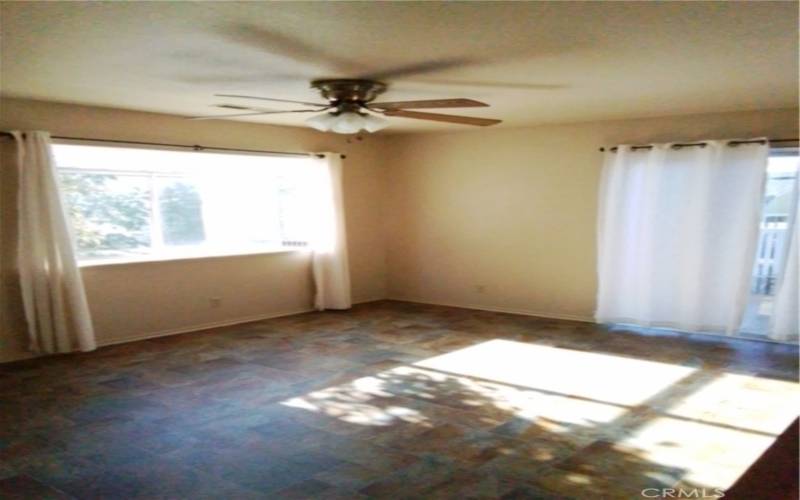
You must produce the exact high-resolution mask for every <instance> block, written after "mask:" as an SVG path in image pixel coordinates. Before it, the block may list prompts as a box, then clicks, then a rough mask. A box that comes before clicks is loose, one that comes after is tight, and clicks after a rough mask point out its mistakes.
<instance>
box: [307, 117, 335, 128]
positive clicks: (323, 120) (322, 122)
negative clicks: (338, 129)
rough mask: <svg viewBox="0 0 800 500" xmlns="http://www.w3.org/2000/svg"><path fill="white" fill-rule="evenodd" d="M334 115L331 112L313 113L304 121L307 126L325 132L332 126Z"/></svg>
mask: <svg viewBox="0 0 800 500" xmlns="http://www.w3.org/2000/svg"><path fill="white" fill-rule="evenodd" d="M336 118H337V117H336V115H334V114H332V113H322V114H319V115H314V116H312V117H311V118H309V119H308V120H306V123H307V124H308V126H309V127H311V128H315V129H317V130H319V131H320V132H327V131H329V130H330V129H331V127H332V126H333V123H334V122H335V121H336Z"/></svg>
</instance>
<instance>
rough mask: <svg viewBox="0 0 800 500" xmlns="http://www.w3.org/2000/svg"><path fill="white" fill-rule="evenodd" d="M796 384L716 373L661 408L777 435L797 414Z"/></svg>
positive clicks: (799, 403)
mask: <svg viewBox="0 0 800 500" xmlns="http://www.w3.org/2000/svg"><path fill="white" fill-rule="evenodd" d="M799 388H800V386H798V384H796V383H793V382H786V381H782V380H773V379H768V378H759V377H753V376H749V375H739V374H735V373H720V374H719V375H718V376H717V377H716V378H714V380H713V381H711V382H710V383H708V384H707V385H704V386H702V387H699V388H698V389H697V390H696V391H695V392H693V393H692V394H690V395H689V396H687V397H685V398H683V399H681V400H679V401H673V402H672V404H670V405H669V407H667V408H665V409H664V411H665V412H666V413H667V414H669V415H671V416H676V417H684V418H689V419H692V420H698V421H702V422H707V423H710V424H720V425H725V426H730V427H734V428H739V429H744V430H749V431H754V432H760V433H767V434H771V435H775V436H777V435H778V434H780V433H781V432H783V430H784V429H786V427H787V426H788V425H789V423H790V422H791V421H792V420H793V419H794V418H796V417H797V415H798V410H800V390H799Z"/></svg>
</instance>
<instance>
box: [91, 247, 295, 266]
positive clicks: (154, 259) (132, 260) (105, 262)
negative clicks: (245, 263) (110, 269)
mask: <svg viewBox="0 0 800 500" xmlns="http://www.w3.org/2000/svg"><path fill="white" fill-rule="evenodd" d="M310 251H311V249H310V248H308V247H295V248H291V247H288V248H287V247H282V248H274V249H264V250H257V251H250V252H231V253H218V254H204V255H174V256H173V255H147V256H141V257H119V258H111V259H89V260H84V261H79V262H78V267H80V268H84V267H106V266H124V265H135V264H155V263H159V262H173V261H184V260H204V259H221V258H227V257H248V256H255V255H270V254H280V253H297V252H310Z"/></svg>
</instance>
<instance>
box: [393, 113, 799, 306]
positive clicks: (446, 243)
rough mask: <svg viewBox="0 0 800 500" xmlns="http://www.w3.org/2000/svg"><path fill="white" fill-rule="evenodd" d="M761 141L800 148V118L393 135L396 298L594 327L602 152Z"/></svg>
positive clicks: (713, 117) (734, 116)
mask: <svg viewBox="0 0 800 500" xmlns="http://www.w3.org/2000/svg"><path fill="white" fill-rule="evenodd" d="M754 136H768V137H773V138H776V137H797V110H777V111H763V112H742V113H721V114H708V115H696V116H680V117H663V118H651V119H640V120H625V121H608V122H597V123H581V124H569V125H548V126H539V127H535V128H524V129H495V130H491V129H487V130H477V131H474V132H463V133H437V134H413V135H403V136H394V137H392V138H391V139H390V141H389V144H387V150H386V153H387V158H390V159H391V160H392V162H391V164H390V165H389V182H388V184H387V185H388V186H389V193H388V200H389V201H388V206H387V214H388V215H389V221H388V234H389V235H390V237H389V245H388V268H389V280H388V282H389V296H390V297H392V298H398V299H407V300H414V301H421V302H431V303H438V304H451V305H459V306H466V307H476V308H483V309H496V310H503V311H513V312H522V313H528V314H535V315H543V316H552V317H564V318H575V319H584V320H590V319H591V317H592V314H593V310H594V305H595V291H596V268H595V258H596V257H595V230H596V227H595V217H596V203H597V187H598V181H599V175H600V169H601V165H602V156H603V155H602V153H600V152H598V148H599V147H600V146H603V145H612V144H619V143H647V142H651V141H663V142H668V141H691V140H695V139H708V138H731V137H754ZM480 287H482V288H480Z"/></svg>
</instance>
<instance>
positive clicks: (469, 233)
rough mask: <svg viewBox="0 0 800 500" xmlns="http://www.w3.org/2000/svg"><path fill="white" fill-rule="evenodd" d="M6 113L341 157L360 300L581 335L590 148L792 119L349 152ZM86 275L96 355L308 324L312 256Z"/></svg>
mask: <svg viewBox="0 0 800 500" xmlns="http://www.w3.org/2000/svg"><path fill="white" fill-rule="evenodd" d="M0 104H2V109H0V128H2V129H3V130H8V129H14V128H17V129H43V130H49V131H51V132H52V133H54V134H55V135H65V136H77V137H93V138H101V139H118V140H136V141H152V142H166V143H178V144H195V143H199V144H203V145H207V146H223V147H233V148H236V147H240V148H253V149H273V150H284V151H313V150H331V151H340V152H343V153H346V154H347V156H348V158H347V161H346V163H345V165H346V168H345V176H344V191H345V205H346V210H347V225H348V240H349V241H348V244H349V247H350V267H351V273H352V281H353V296H354V300H356V301H366V300H372V299H379V298H383V297H387V296H388V297H391V298H397V299H406V300H413V301H420V302H431V303H438V304H451V305H459V306H465V307H475V308H483V309H494V310H502V311H512V312H521V313H527V314H535V315H542V316H552V317H564V318H575V319H585V320H589V319H591V316H592V312H593V309H594V299H595V289H596V281H595V216H596V203H597V198H596V194H597V185H598V180H599V174H600V167H601V163H602V154H601V153H599V152H598V151H597V149H598V147H600V146H603V145H612V144H618V143H646V142H652V141H675V140H680V141H691V140H696V139H705V138H730V137H753V136H769V137H797V133H798V132H797V110H773V111H762V112H742V113H721V114H708V115H697V116H680V117H664V118H650V119H641V120H625V121H610V122H596V123H581V124H569V125H548V126H539V127H534V128H524V129H496V130H492V129H480V130H475V131H469V132H453V133H436V134H423V133H420V134H405V135H389V136H368V137H367V138H366V139H365V141H364V142H356V143H354V144H348V143H346V142H345V139H344V138H343V137H341V136H337V135H333V134H320V133H317V132H314V131H312V130H307V129H302V128H288V127H272V126H266V125H256V124H246V123H238V122H229V121H226V122H210V121H201V122H187V121H184V120H182V119H180V118H177V117H174V116H169V115H160V114H153V113H141V112H132V111H122V110H112V109H104V108H91V107H83V106H73V105H64V104H53V103H43V102H35V101H21V100H4V101H0ZM6 146H7V145H6ZM2 152H3V153H4V154H7V153H8V148H7V147H6V148H3V151H2ZM4 165H7V163H4ZM14 184H15V180H14V178H13V172H11V171H10V169H8V168H5V166H4V167H3V168H2V169H0V207H1V208H2V212H1V213H0V215H1V216H2V221H1V222H0V227H2V230H3V232H2V233H0V241H1V242H2V247H0V250H2V257H3V259H2V270H3V281H4V282H3V287H2V288H1V289H0V293H2V294H3V295H2V296H0V298H1V299H2V307H0V314H2V317H0V327H1V328H2V331H0V361H3V360H8V359H13V358H16V357H20V356H21V355H23V354H22V341H23V340H24V338H23V336H22V333H21V332H22V331H23V326H22V322H21V317H20V313H19V310H20V307H19V300H18V298H17V297H18V290H17V288H16V282H15V280H13V262H12V259H11V257H12V256H13V242H11V241H10V240H9V238H8V233H9V232H12V233H13V220H14V213H13V194H14ZM9 229H11V231H9ZM4 236H5V237H4ZM83 274H84V278H85V281H86V286H87V293H88V295H89V302H90V306H91V309H92V313H93V316H94V321H95V325H96V329H97V333H98V337H99V340H100V341H101V342H104V343H108V342H114V341H122V340H125V339H132V338H136V337H138V336H148V335H152V334H157V333H168V332H177V331H186V330H191V329H195V328H198V327H202V326H207V325H214V324H220V323H225V322H235V321H240V320H246V319H256V318H259V317H264V316H269V315H279V314H286V313H291V312H296V311H302V310H307V309H308V308H309V305H310V301H311V294H312V285H311V280H310V275H309V262H308V256H307V255H306V254H304V253H297V252H287V253H276V254H267V255H255V256H240V257H219V258H208V259H194V260H182V261H172V262H160V263H139V264H127V265H109V266H102V267H91V268H84V272H83ZM9 278H12V279H9ZM211 296H215V297H216V296H220V297H222V298H223V306H222V307H221V308H219V309H211V308H210V307H209V304H208V298H209V297H211Z"/></svg>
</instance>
